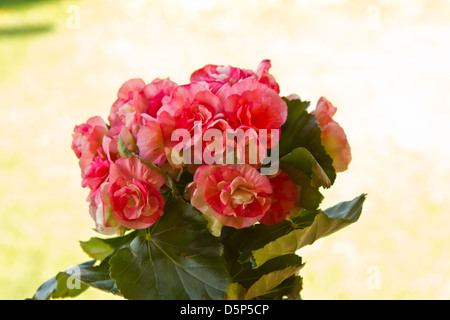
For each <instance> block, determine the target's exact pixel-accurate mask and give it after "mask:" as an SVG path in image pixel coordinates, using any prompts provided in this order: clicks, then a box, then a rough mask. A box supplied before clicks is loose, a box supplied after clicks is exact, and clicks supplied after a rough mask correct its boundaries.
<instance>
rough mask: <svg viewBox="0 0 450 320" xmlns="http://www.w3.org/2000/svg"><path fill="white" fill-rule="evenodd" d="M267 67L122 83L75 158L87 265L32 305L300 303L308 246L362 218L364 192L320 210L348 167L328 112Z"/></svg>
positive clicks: (81, 132) (80, 139)
mask: <svg viewBox="0 0 450 320" xmlns="http://www.w3.org/2000/svg"><path fill="white" fill-rule="evenodd" d="M270 67H271V64H270V61H269V60H263V61H262V62H261V63H260V64H259V65H258V66H257V68H256V70H254V71H253V70H247V69H241V68H235V67H232V66H218V65H206V66H204V67H203V68H201V69H199V70H196V71H195V72H193V73H192V75H191V77H190V83H188V84H183V85H178V84H176V83H175V82H173V81H171V80H170V79H169V78H166V79H159V78H157V79H155V80H153V81H152V82H150V83H148V84H146V83H145V82H144V81H143V80H141V79H131V80H128V81H126V82H125V83H124V84H123V85H122V86H121V88H120V89H119V91H118V94H117V99H116V100H115V102H114V103H113V104H112V107H111V111H110V114H109V116H108V122H106V121H104V120H103V119H102V118H101V117H98V116H95V117H92V118H90V119H88V120H87V122H86V123H84V124H81V125H77V126H75V128H74V133H73V143H72V149H73V151H74V153H75V155H76V157H77V158H78V159H79V166H80V169H81V178H82V182H81V185H82V187H84V188H87V189H88V190H89V194H88V196H87V201H88V203H89V213H90V216H91V218H92V219H93V221H94V222H95V230H96V231H97V232H98V233H99V234H100V235H99V237H93V238H91V239H89V240H87V241H81V242H80V245H81V248H82V249H83V251H85V252H86V254H87V255H88V256H89V257H90V259H91V260H89V261H87V262H84V263H81V264H79V265H77V266H73V267H71V268H69V269H67V270H65V271H61V272H59V273H58V274H57V275H56V276H55V277H53V278H51V279H50V280H48V281H47V282H45V283H44V284H42V285H41V286H40V287H39V288H38V290H37V292H36V293H35V294H34V296H33V298H34V299H50V298H64V297H74V296H77V295H78V294H80V293H81V292H83V291H84V290H86V289H87V288H88V287H94V288H97V289H100V290H104V291H107V292H111V293H112V294H115V295H119V296H121V297H123V298H125V299H163V300H175V299H183V300H184V299H192V300H194V299H195V300H200V299H239V300H241V299H300V292H301V289H302V278H301V276H300V275H299V270H300V269H301V268H302V267H303V266H304V263H303V262H302V259H301V257H300V256H298V255H297V254H296V253H297V251H298V250H299V249H300V248H302V247H303V246H306V245H309V244H312V243H313V242H314V241H315V240H317V239H319V238H321V237H324V236H327V235H329V234H331V233H333V232H335V231H337V230H339V229H341V228H343V227H345V226H347V225H349V224H351V223H353V222H355V221H357V220H358V218H359V216H360V214H361V210H362V205H363V202H364V200H365V196H366V195H365V194H361V195H360V196H358V197H356V198H355V199H353V200H351V201H346V202H341V203H339V204H337V205H335V206H333V207H331V208H329V209H326V210H322V209H321V208H320V204H321V202H322V200H323V198H324V197H323V195H322V193H321V188H330V187H331V186H332V185H333V183H334V181H335V179H336V173H337V172H342V171H345V170H346V169H347V167H348V164H349V163H350V160H351V152H350V147H349V144H348V141H347V137H346V135H345V133H344V130H343V129H342V127H341V126H340V125H339V124H338V123H337V122H336V121H334V120H333V115H334V114H335V112H336V108H335V107H334V106H333V105H332V104H331V103H330V102H329V101H328V100H327V99H325V98H323V97H322V98H320V99H319V101H318V102H317V105H316V107H315V109H314V110H312V111H308V107H309V105H310V102H308V101H303V100H301V99H300V97H299V96H297V95H295V94H293V95H290V96H286V97H284V96H280V88H279V85H278V83H277V81H276V80H275V77H274V76H273V75H272V74H270V73H269V69H270Z"/></svg>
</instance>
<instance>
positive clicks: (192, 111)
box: [157, 83, 221, 163]
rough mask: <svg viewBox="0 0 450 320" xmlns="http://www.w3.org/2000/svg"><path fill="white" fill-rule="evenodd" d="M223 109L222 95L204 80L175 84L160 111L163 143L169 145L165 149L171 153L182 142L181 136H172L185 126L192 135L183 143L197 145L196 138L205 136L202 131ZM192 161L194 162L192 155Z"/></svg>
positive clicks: (158, 116) (187, 145)
mask: <svg viewBox="0 0 450 320" xmlns="http://www.w3.org/2000/svg"><path fill="white" fill-rule="evenodd" d="M220 112H221V104H220V100H219V98H218V97H217V96H216V95H214V94H213V93H211V91H210V90H209V89H208V87H206V86H205V85H204V84H202V83H192V84H189V85H183V86H178V87H177V88H175V90H174V91H173V92H172V96H171V99H167V101H166V102H165V103H164V104H163V106H162V107H161V109H160V110H159V111H158V115H157V120H158V122H159V124H160V128H161V132H162V136H163V141H164V146H165V147H166V148H168V151H166V153H171V150H172V148H173V147H175V146H177V145H179V140H176V139H174V138H173V137H172V134H173V133H174V131H175V129H184V132H185V133H186V134H187V135H188V136H189V137H188V138H189V139H188V141H185V144H186V145H185V146H183V148H184V149H188V148H190V147H192V146H193V145H194V143H195V142H196V141H195V139H197V140H199V139H200V138H201V137H202V132H203V131H204V130H206V129H207V128H208V126H209V125H210V124H212V123H213V122H214V120H215V119H216V118H217V117H219V116H220V114H219V113H220ZM158 139H159V138H158ZM174 140H175V141H174ZM158 141H159V140H158ZM158 148H159V147H158ZM190 161H191V163H193V160H192V159H190Z"/></svg>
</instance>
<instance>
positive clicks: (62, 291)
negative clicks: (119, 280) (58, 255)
mask: <svg viewBox="0 0 450 320" xmlns="http://www.w3.org/2000/svg"><path fill="white" fill-rule="evenodd" d="M94 264H95V260H91V261H87V262H84V263H82V264H79V265H77V266H74V267H71V268H69V269H67V270H65V271H63V272H59V273H58V274H57V275H56V276H55V277H53V278H51V279H50V280H48V281H46V282H45V283H44V284H42V285H41V286H40V287H39V288H38V290H37V291H36V293H35V294H34V296H33V299H35V300H47V299H51V298H52V299H56V298H67V297H76V296H77V295H79V294H80V293H82V292H83V291H85V290H86V289H87V288H88V287H89V286H91V287H94V288H97V289H100V290H104V291H107V292H112V293H114V294H118V291H117V289H116V288H115V284H114V281H113V280H111V278H110V277H109V270H108V268H109V264H108V261H105V262H103V263H102V264H100V265H99V266H95V265H94Z"/></svg>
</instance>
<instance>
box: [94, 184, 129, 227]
mask: <svg viewBox="0 0 450 320" xmlns="http://www.w3.org/2000/svg"><path fill="white" fill-rule="evenodd" d="M108 190H109V183H108V182H103V183H102V184H101V185H100V186H99V187H98V188H97V190H96V191H95V192H92V193H90V194H89V197H88V199H87V200H88V202H89V214H90V216H91V218H92V219H93V220H94V221H95V229H96V230H97V231H98V232H100V233H101V234H105V235H111V234H114V233H118V234H123V232H124V231H125V230H124V229H125V228H123V227H121V226H120V225H119V224H118V223H117V222H116V221H115V220H114V218H113V217H112V212H113V210H112V207H111V203H110V201H109V196H108Z"/></svg>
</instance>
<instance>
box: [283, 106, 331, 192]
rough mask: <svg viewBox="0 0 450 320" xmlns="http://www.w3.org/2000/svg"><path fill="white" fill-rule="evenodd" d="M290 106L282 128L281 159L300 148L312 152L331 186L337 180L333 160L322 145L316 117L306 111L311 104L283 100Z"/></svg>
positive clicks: (320, 131)
mask: <svg viewBox="0 0 450 320" xmlns="http://www.w3.org/2000/svg"><path fill="white" fill-rule="evenodd" d="M283 99H284V101H285V102H286V104H287V106H288V117H287V119H286V122H285V123H284V125H283V126H282V127H281V137H280V143H279V153H280V157H283V156H285V155H287V154H289V153H291V151H292V150H294V149H295V148H298V147H304V148H306V149H308V151H309V152H311V154H312V156H313V157H314V159H315V160H316V161H317V162H318V163H319V165H320V167H321V168H322V169H323V171H325V173H326V174H327V176H328V178H329V180H330V185H332V184H333V183H334V181H335V179H336V171H335V170H334V167H333V159H332V158H331V157H330V156H329V155H328V154H327V153H326V151H325V149H324V147H323V145H322V138H321V135H322V130H321V129H320V127H319V124H318V123H317V121H316V117H315V116H314V115H313V114H311V113H308V111H307V110H306V109H307V108H308V107H309V105H310V102H309V101H301V100H300V99H295V100H288V99H286V98H283Z"/></svg>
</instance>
